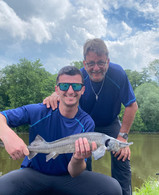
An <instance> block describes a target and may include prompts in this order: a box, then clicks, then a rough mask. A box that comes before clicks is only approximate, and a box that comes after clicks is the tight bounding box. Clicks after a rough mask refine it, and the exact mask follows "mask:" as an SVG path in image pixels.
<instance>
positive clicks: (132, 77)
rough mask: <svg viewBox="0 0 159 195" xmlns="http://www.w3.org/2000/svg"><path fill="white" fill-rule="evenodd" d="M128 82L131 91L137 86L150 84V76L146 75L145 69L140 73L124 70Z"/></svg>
mask: <svg viewBox="0 0 159 195" xmlns="http://www.w3.org/2000/svg"><path fill="white" fill-rule="evenodd" d="M125 72H126V74H127V76H128V78H129V81H130V83H131V85H132V88H133V90H135V89H136V87H138V86H139V85H141V84H143V83H145V82H151V79H150V76H149V74H148V70H147V69H143V71H142V72H137V71H132V70H129V69H127V70H125Z"/></svg>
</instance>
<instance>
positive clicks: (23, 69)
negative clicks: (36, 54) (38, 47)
mask: <svg viewBox="0 0 159 195" xmlns="http://www.w3.org/2000/svg"><path fill="white" fill-rule="evenodd" d="M1 72H2V75H3V76H2V78H1V83H0V89H1V91H2V90H3V89H5V91H4V94H5V98H6V97H7V98H8V99H7V101H8V102H7V101H5V102H6V103H7V105H6V106H8V107H9V108H15V107H18V106H22V105H25V104H31V103H38V102H42V100H43V98H44V97H46V96H47V95H49V94H50V93H51V92H52V91H53V90H54V85H55V78H54V77H53V75H51V73H49V72H47V71H46V70H45V69H44V68H42V64H41V63H40V60H36V61H35V62H30V61H28V60H26V59H21V60H20V63H18V64H17V65H15V64H13V65H11V66H7V67H5V68H4V69H3V70H2V71H1ZM9 103H10V104H9Z"/></svg>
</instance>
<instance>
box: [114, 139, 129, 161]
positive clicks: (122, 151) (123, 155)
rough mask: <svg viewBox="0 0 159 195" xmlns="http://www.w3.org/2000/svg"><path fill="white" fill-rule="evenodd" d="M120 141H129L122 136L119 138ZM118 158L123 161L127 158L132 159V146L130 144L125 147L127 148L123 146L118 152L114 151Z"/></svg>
mask: <svg viewBox="0 0 159 195" xmlns="http://www.w3.org/2000/svg"><path fill="white" fill-rule="evenodd" d="M117 139H118V140H119V141H122V142H125V143H127V141H126V140H125V139H124V138H122V137H118V138H117ZM117 156H118V158H117V160H121V159H122V161H125V160H126V159H128V160H130V156H131V151H130V148H129V146H127V147H125V148H121V149H120V150H119V151H118V152H116V153H115V152H114V157H117Z"/></svg>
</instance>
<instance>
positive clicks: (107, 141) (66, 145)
mask: <svg viewBox="0 0 159 195" xmlns="http://www.w3.org/2000/svg"><path fill="white" fill-rule="evenodd" d="M80 137H81V138H84V137H85V138H87V140H88V142H89V144H91V143H92V141H95V142H96V144H97V149H96V150H95V151H92V155H93V157H94V159H95V160H98V159H99V158H101V157H102V156H104V154H105V151H106V150H108V151H115V152H117V151H118V150H119V149H121V148H124V147H126V146H129V145H131V144H133V143H132V142H130V143H125V142H121V141H119V140H117V139H115V138H112V137H110V136H107V135H106V134H103V133H97V132H89V133H80V134H75V135H71V136H68V137H64V138H61V139H58V140H56V141H53V142H46V141H45V140H44V139H43V138H42V137H41V136H39V135H37V136H36V138H35V140H34V141H33V142H32V143H31V144H30V145H29V146H28V149H29V151H30V154H29V156H28V158H29V159H32V158H33V157H34V156H36V155H37V153H45V154H48V155H46V161H49V160H50V159H52V158H53V159H55V158H56V157H57V156H58V155H59V154H64V153H74V152H75V141H76V140H77V139H79V138H80Z"/></svg>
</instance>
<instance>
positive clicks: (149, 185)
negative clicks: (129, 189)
mask: <svg viewBox="0 0 159 195" xmlns="http://www.w3.org/2000/svg"><path fill="white" fill-rule="evenodd" d="M158 194H159V180H157V179H154V178H149V179H148V181H146V182H145V183H144V184H143V185H142V186H141V188H140V189H139V188H136V189H135V192H133V195H158Z"/></svg>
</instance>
